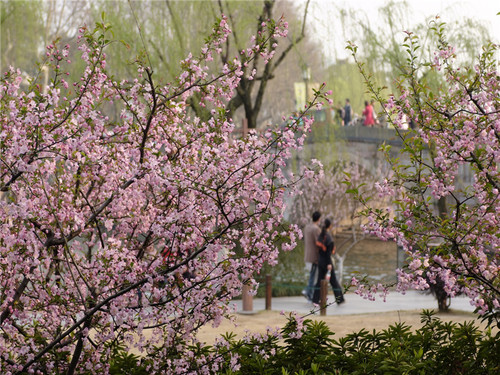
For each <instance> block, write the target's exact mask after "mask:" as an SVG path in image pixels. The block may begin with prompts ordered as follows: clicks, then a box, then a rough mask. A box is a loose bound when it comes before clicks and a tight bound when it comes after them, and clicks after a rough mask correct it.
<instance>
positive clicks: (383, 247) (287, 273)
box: [261, 238, 398, 293]
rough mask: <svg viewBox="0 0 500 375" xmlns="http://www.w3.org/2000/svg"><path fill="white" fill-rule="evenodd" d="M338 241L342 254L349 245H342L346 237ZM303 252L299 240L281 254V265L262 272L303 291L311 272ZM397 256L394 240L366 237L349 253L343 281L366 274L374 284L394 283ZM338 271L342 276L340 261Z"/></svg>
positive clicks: (282, 283)
mask: <svg viewBox="0 0 500 375" xmlns="http://www.w3.org/2000/svg"><path fill="white" fill-rule="evenodd" d="M335 242H336V243H337V244H339V245H338V248H337V251H338V252H339V254H342V253H343V251H345V248H342V247H340V244H342V243H343V242H344V240H342V239H338V238H336V239H335ZM303 254H304V253H303V245H302V243H299V244H298V246H297V248H296V249H295V250H293V251H291V252H289V253H282V254H280V259H279V263H278V265H277V266H276V267H273V268H270V267H269V268H266V269H265V270H264V271H263V273H262V275H265V274H271V275H272V278H273V282H274V283H276V284H277V285H278V284H279V285H282V286H289V284H294V285H297V286H296V288H299V289H298V293H300V290H302V288H303V286H305V283H306V280H307V279H308V277H309V273H308V272H307V271H306V270H305V268H304V256H303ZM397 258H398V256H397V246H396V244H395V243H394V242H384V241H380V240H378V239H365V240H363V241H361V242H359V243H358V244H356V246H354V247H353V248H352V249H351V250H350V251H349V253H348V254H347V256H346V258H345V260H344V268H343V278H342V282H341V283H342V284H346V283H349V282H350V280H351V278H352V277H353V276H355V277H357V278H362V277H363V276H366V277H367V279H368V281H370V282H372V283H379V282H380V283H383V284H392V283H394V282H396V268H397V264H398V262H397ZM335 270H336V273H337V277H338V276H339V267H338V264H337V266H336V268H335ZM261 278H263V276H261ZM261 281H263V280H261ZM339 281H340V280H339ZM293 288H295V287H293Z"/></svg>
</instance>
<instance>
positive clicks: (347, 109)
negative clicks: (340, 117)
mask: <svg viewBox="0 0 500 375" xmlns="http://www.w3.org/2000/svg"><path fill="white" fill-rule="evenodd" d="M351 121H352V108H351V103H350V101H349V99H346V100H345V106H344V126H349V125H351Z"/></svg>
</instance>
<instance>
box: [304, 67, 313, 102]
mask: <svg viewBox="0 0 500 375" xmlns="http://www.w3.org/2000/svg"><path fill="white" fill-rule="evenodd" d="M302 78H303V79H304V83H305V85H306V94H305V99H306V100H305V104H306V105H307V99H308V98H309V95H308V94H309V81H310V80H311V68H309V66H308V65H307V64H305V63H304V65H303V66H302Z"/></svg>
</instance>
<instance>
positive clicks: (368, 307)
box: [235, 290, 474, 315]
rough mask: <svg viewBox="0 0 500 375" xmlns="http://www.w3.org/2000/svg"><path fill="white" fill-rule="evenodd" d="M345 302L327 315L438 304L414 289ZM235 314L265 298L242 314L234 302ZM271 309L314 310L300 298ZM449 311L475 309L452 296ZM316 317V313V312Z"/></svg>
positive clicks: (239, 303)
mask: <svg viewBox="0 0 500 375" xmlns="http://www.w3.org/2000/svg"><path fill="white" fill-rule="evenodd" d="M333 299H334V297H333V294H329V295H328V300H329V301H333ZM345 300H346V302H345V303H343V304H341V305H339V306H337V305H335V304H334V305H332V306H328V308H327V310H326V315H352V314H369V313H380V312H387V311H405V310H423V309H433V310H437V308H438V306H437V301H436V299H435V297H434V296H433V295H432V294H428V293H424V292H419V291H415V290H411V291H407V292H406V294H404V295H403V294H401V293H397V292H391V293H389V295H388V296H387V299H386V302H384V301H383V300H382V299H381V298H377V299H376V300H375V301H369V300H365V299H363V298H362V297H360V296H358V295H356V294H354V293H348V294H346V295H345ZM235 303H236V306H237V312H238V313H242V314H248V313H256V312H259V311H262V310H265V308H266V307H265V299H264V298H254V299H253V309H252V310H250V311H243V308H242V301H241V300H237V301H235ZM271 309H272V310H274V311H285V312H290V311H296V312H298V313H301V314H307V313H308V312H310V311H311V310H313V309H314V306H313V305H312V304H311V303H310V302H308V301H307V300H306V299H305V298H304V297H303V296H294V297H274V298H273V299H272V303H271ZM450 309H451V310H455V311H466V312H473V311H474V307H473V306H471V304H470V303H469V300H468V299H467V298H465V297H455V298H452V299H451V305H450ZM318 314H319V313H318Z"/></svg>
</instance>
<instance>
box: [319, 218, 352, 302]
mask: <svg viewBox="0 0 500 375" xmlns="http://www.w3.org/2000/svg"><path fill="white" fill-rule="evenodd" d="M331 225H332V223H331V221H330V220H329V219H325V222H324V224H323V227H322V228H321V233H320V234H319V236H318V240H317V245H318V247H319V256H318V281H317V283H316V288H315V289H314V295H313V303H315V304H319V294H320V293H319V288H320V286H321V280H324V279H325V277H326V275H327V273H328V272H330V273H331V274H330V285H331V286H332V289H333V294H335V301H336V302H337V304H339V305H340V304H341V303H344V302H345V300H344V295H343V294H342V288H341V286H340V284H339V282H338V281H337V277H336V276H335V270H334V268H333V262H332V255H333V254H335V243H334V242H333V238H332V236H331V235H330V233H329V231H330V226H331Z"/></svg>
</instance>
